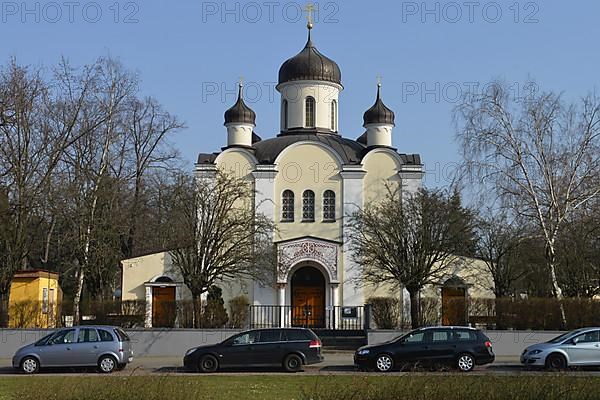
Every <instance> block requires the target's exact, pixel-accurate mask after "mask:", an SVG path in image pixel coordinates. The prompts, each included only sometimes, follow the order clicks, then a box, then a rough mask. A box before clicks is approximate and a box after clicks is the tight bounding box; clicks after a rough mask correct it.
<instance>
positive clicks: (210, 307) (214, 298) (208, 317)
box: [200, 286, 229, 328]
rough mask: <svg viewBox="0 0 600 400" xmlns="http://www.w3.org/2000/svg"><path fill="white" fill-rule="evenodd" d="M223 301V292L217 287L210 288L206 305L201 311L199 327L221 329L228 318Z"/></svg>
mask: <svg viewBox="0 0 600 400" xmlns="http://www.w3.org/2000/svg"><path fill="white" fill-rule="evenodd" d="M224 304H225V301H223V291H222V290H221V288H219V287H217V286H211V288H210V289H208V296H207V297H206V305H205V306H204V309H203V310H202V317H201V319H200V321H201V325H200V326H201V327H202V328H223V327H224V326H225V325H226V324H227V321H228V320H229V317H228V316H227V310H226V309H225V306H224Z"/></svg>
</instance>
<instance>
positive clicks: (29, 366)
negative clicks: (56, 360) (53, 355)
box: [21, 357, 40, 374]
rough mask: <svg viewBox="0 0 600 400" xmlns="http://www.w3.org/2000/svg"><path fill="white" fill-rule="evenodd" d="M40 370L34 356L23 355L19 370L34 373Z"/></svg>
mask: <svg viewBox="0 0 600 400" xmlns="http://www.w3.org/2000/svg"><path fill="white" fill-rule="evenodd" d="M39 370H40V363H39V362H38V360H37V358H35V357H25V358H24V359H23V361H21V371H23V372H24V373H26V374H36V373H37V372H39Z"/></svg>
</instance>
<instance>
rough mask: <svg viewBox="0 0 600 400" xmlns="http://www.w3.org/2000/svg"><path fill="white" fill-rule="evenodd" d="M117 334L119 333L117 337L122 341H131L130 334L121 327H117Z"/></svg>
mask: <svg viewBox="0 0 600 400" xmlns="http://www.w3.org/2000/svg"><path fill="white" fill-rule="evenodd" d="M115 334H116V335H117V337H118V338H119V340H120V341H121V342H129V341H130V339H129V336H128V335H127V334H126V333H125V331H124V330H122V329H120V328H117V329H115Z"/></svg>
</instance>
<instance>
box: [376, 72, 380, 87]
mask: <svg viewBox="0 0 600 400" xmlns="http://www.w3.org/2000/svg"><path fill="white" fill-rule="evenodd" d="M376 78H377V87H381V75H377V76H376Z"/></svg>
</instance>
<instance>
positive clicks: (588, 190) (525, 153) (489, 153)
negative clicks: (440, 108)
mask: <svg viewBox="0 0 600 400" xmlns="http://www.w3.org/2000/svg"><path fill="white" fill-rule="evenodd" d="M533 86H534V85H532V84H529V87H533ZM599 111H600V109H599V104H598V101H597V99H595V98H593V97H587V98H585V99H583V100H582V102H581V105H580V106H574V105H566V104H564V102H563V101H562V100H561V98H560V96H558V95H555V94H553V93H540V94H538V93H532V94H531V95H530V96H529V97H528V98H526V99H516V100H513V99H512V98H511V96H510V90H509V89H508V88H506V87H505V86H504V85H502V84H501V83H495V84H494V85H492V86H491V89H490V90H488V91H487V92H485V93H479V94H472V93H471V94H469V95H467V96H465V101H464V103H463V104H461V105H460V106H459V107H457V109H456V113H455V119H456V122H457V125H458V139H459V141H460V143H461V147H462V149H463V155H464V164H465V167H466V169H467V171H468V172H469V175H470V176H471V177H473V178H474V180H476V181H479V182H483V185H484V187H485V190H490V189H493V190H495V193H496V194H497V196H498V197H499V198H500V199H501V201H502V203H503V204H504V205H505V206H506V207H507V208H508V209H510V210H511V211H512V212H513V213H514V214H515V215H516V216H518V217H520V218H522V219H523V220H524V221H531V222H535V224H536V225H537V226H538V227H539V230H540V232H541V237H542V240H543V242H544V246H545V256H546V264H547V269H548V273H549V275H550V280H551V282H552V288H553V293H554V296H556V298H558V299H562V297H563V291H562V289H561V286H560V284H559V281H558V278H557V273H556V267H557V250H558V249H557V246H556V245H557V239H558V237H559V236H560V233H561V230H562V229H563V227H564V225H565V222H566V221H567V219H568V218H569V217H570V216H571V215H572V213H573V212H575V211H576V210H577V209H578V208H580V207H582V206H584V205H585V204H586V203H587V202H589V201H590V200H592V199H594V198H596V197H597V196H598V195H599V194H600V179H599V174H598V171H599V170H600V169H599V168H600V113H599ZM561 313H562V321H563V324H564V325H566V317H565V313H564V308H562V307H561Z"/></svg>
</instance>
